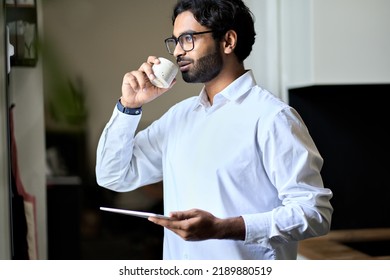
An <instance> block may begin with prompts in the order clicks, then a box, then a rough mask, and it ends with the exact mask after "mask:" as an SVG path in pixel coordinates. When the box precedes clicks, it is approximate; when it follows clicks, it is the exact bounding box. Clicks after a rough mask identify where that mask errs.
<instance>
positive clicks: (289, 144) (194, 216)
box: [96, 0, 333, 259]
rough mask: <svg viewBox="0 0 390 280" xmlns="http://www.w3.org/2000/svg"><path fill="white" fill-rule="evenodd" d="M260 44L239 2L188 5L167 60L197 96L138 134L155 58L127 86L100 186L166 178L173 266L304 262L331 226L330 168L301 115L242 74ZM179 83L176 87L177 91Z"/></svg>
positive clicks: (178, 9)
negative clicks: (301, 246) (309, 245)
mask: <svg viewBox="0 0 390 280" xmlns="http://www.w3.org/2000/svg"><path fill="white" fill-rule="evenodd" d="M254 41H255V30H254V24H253V18H252V14H251V12H250V11H249V9H248V8H247V7H246V6H245V4H244V3H243V2H242V1H241V0H183V1H178V2H177V4H176V6H175V8H174V12H173V36H172V37H171V38H168V39H166V41H165V42H166V45H167V48H168V51H169V52H170V53H171V54H173V55H174V56H175V57H176V59H177V64H178V65H179V67H180V71H181V74H182V77H183V79H184V81H186V82H188V83H203V84H204V88H203V89H202V91H201V93H200V95H199V96H197V97H191V98H188V99H186V100H183V101H182V102H179V103H178V104H176V105H174V106H173V107H172V108H171V109H170V110H168V111H167V112H166V113H165V114H164V115H163V116H162V117H161V118H160V119H159V120H157V121H155V122H154V123H152V124H151V125H150V126H149V127H148V128H146V129H145V130H143V131H141V132H139V133H137V134H135V131H136V128H137V125H138V123H139V121H140V118H141V115H142V113H141V112H142V105H144V104H146V103H148V102H150V101H152V100H154V99H155V98H158V97H159V96H160V95H161V94H163V93H165V92H166V91H168V90H169V89H162V88H156V87H155V86H153V85H152V84H151V82H150V81H151V80H153V79H154V75H153V71H152V65H153V64H155V63H159V61H158V59H157V58H156V57H154V56H150V57H149V58H148V59H147V62H145V63H143V64H142V65H141V67H140V68H139V69H138V70H135V71H131V72H129V73H127V74H126V75H125V76H124V78H123V84H122V96H121V98H120V100H119V101H118V103H117V105H116V108H114V112H113V115H112V117H111V119H110V121H109V122H108V123H107V125H106V127H105V129H104V131H103V133H102V135H101V138H100V140H99V144H98V149H97V164H96V175H97V182H98V184H99V185H101V186H103V187H106V188H109V189H111V190H115V191H120V192H124V191H131V190H134V189H136V188H138V187H141V186H144V185H148V184H151V183H155V182H158V181H162V180H163V185H164V212H165V214H166V215H170V216H171V219H170V220H166V219H159V218H149V220H150V221H152V222H154V223H156V224H158V225H161V226H163V227H164V252H163V258H164V259H296V257H297V244H298V241H299V240H302V239H306V238H310V237H315V236H320V235H324V234H326V233H327V232H328V231H329V229H330V223H331V215H332V211H333V209H332V206H331V204H330V202H329V200H330V199H331V197H332V192H331V191H330V190H329V189H327V188H324V186H323V182H322V179H321V176H320V170H321V168H322V163H323V160H322V158H321V156H320V154H319V152H318V150H317V149H316V146H315V144H314V143H313V141H312V139H311V137H310V135H309V132H308V131H307V128H306V127H305V125H304V123H303V121H302V120H301V118H300V117H299V115H298V114H297V112H296V111H295V110H294V109H293V108H291V107H289V106H288V105H287V104H285V103H283V102H282V101H281V100H279V99H278V98H276V97H275V96H274V95H272V94H271V93H269V92H268V91H266V90H264V89H262V88H261V87H259V86H258V85H257V84H256V82H255V80H254V78H253V74H252V72H251V70H246V69H245V68H244V63H243V61H244V60H245V59H246V58H247V57H248V55H249V54H250V52H251V50H252V45H253V44H254ZM174 83H175V81H174V82H172V85H171V86H173V85H174Z"/></svg>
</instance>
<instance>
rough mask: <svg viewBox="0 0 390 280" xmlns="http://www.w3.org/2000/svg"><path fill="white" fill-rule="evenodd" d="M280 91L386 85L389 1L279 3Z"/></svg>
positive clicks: (284, 0) (389, 78)
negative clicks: (315, 87) (331, 86)
mask: <svg viewBox="0 0 390 280" xmlns="http://www.w3.org/2000/svg"><path fill="white" fill-rule="evenodd" d="M279 2H280V34H281V36H280V53H281V65H282V66H281V71H280V80H281V85H282V87H281V90H282V93H283V98H284V99H286V100H287V89H288V88H290V87H296V86H303V85H312V84H351V83H354V84H356V83H358V84H362V83H389V82H390V56H389V55H388V50H389V49H390V29H389V28H388V27H389V26H390V1H387V0H315V1H314V0H295V1H290V0H279Z"/></svg>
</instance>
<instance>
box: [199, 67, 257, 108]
mask: <svg viewBox="0 0 390 280" xmlns="http://www.w3.org/2000/svg"><path fill="white" fill-rule="evenodd" d="M255 85H256V80H255V78H254V76H253V72H252V70H247V71H246V72H245V73H244V74H243V75H241V76H240V77H238V78H237V79H236V80H234V81H233V82H232V83H231V84H230V85H228V86H227V87H226V88H225V89H223V90H222V91H221V92H219V93H218V94H216V95H215V97H214V99H215V98H217V99H218V98H224V99H226V100H228V101H236V100H238V99H239V98H240V97H242V96H243V95H244V94H245V93H247V92H248V91H249V90H250V89H251V88H252V87H254V86H255ZM200 106H202V107H205V108H207V107H210V102H209V100H208V97H207V94H206V90H205V88H204V87H203V89H202V90H201V92H200V94H199V96H198V101H197V102H196V105H195V108H194V109H197V108H199V107H200Z"/></svg>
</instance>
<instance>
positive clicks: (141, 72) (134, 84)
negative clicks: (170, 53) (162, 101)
mask: <svg viewBox="0 0 390 280" xmlns="http://www.w3.org/2000/svg"><path fill="white" fill-rule="evenodd" d="M159 63H160V60H159V59H158V58H157V57H156V56H149V57H148V59H147V61H146V62H144V63H142V65H141V66H140V67H139V69H138V70H134V71H131V72H129V73H126V74H125V76H124V79H123V84H124V85H126V86H129V87H130V88H131V90H132V91H133V92H134V93H135V92H138V91H140V90H141V89H145V88H147V87H148V86H153V85H152V83H151V82H150V81H152V80H153V79H155V78H156V77H155V76H154V74H153V69H152V67H153V65H154V64H159Z"/></svg>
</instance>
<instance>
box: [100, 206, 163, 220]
mask: <svg viewBox="0 0 390 280" xmlns="http://www.w3.org/2000/svg"><path fill="white" fill-rule="evenodd" d="M100 210H103V211H109V212H114V213H119V214H125V215H131V216H136V217H141V218H149V217H156V218H162V219H168V220H169V217H168V216H164V215H160V214H155V213H149V212H143V211H133V210H126V209H118V208H109V207H100Z"/></svg>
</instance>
